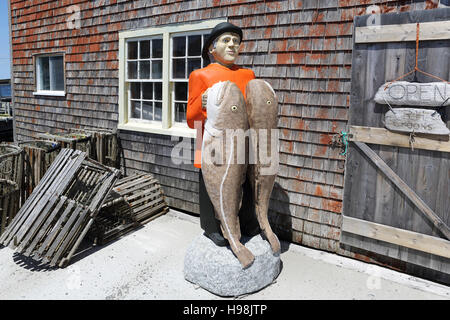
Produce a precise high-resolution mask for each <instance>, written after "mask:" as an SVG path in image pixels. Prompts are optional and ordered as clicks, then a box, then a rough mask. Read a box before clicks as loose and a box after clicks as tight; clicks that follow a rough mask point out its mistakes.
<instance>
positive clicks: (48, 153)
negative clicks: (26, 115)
mask: <svg viewBox="0 0 450 320" xmlns="http://www.w3.org/2000/svg"><path fill="white" fill-rule="evenodd" d="M19 146H20V147H21V148H22V149H23V150H24V165H25V170H24V177H23V188H22V191H21V193H22V197H21V199H22V200H21V201H22V204H23V203H24V202H25V200H26V199H27V198H28V197H29V195H30V194H31V193H32V192H33V190H34V188H35V187H36V186H37V184H38V183H39V181H41V179H42V177H43V176H44V174H45V173H46V172H47V169H48V168H49V167H50V165H51V164H52V162H53V161H54V160H55V158H56V156H57V155H58V153H59V151H60V150H61V145H60V144H59V143H58V142H54V141H46V140H30V141H22V142H19Z"/></svg>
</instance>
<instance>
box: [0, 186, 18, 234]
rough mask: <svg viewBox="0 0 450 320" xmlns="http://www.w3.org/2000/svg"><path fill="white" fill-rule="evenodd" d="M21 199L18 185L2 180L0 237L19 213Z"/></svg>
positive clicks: (0, 189) (0, 192)
mask: <svg viewBox="0 0 450 320" xmlns="http://www.w3.org/2000/svg"><path fill="white" fill-rule="evenodd" d="M19 197H20V193H19V187H18V186H17V183H15V182H14V181H11V180H7V179H0V235H1V234H2V233H3V232H4V231H5V229H6V227H7V226H8V224H9V223H10V222H11V221H12V219H13V218H14V216H15V215H16V213H17V211H19Z"/></svg>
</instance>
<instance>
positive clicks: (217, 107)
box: [206, 81, 248, 130]
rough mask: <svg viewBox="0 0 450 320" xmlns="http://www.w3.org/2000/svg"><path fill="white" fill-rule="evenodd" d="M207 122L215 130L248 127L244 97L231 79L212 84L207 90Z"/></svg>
mask: <svg viewBox="0 0 450 320" xmlns="http://www.w3.org/2000/svg"><path fill="white" fill-rule="evenodd" d="M206 114H207V120H206V122H207V124H208V126H211V127H213V128H215V129H217V130H226V129H245V130H246V129H248V120H247V111H246V108H245V99H244V96H243V95H242V92H241V90H240V89H239V87H238V86H237V85H236V84H235V83H233V82H231V81H223V82H218V83H216V84H214V85H213V86H212V87H210V89H209V91H208V99H207V104H206Z"/></svg>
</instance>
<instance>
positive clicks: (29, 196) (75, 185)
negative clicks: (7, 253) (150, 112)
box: [0, 129, 168, 267]
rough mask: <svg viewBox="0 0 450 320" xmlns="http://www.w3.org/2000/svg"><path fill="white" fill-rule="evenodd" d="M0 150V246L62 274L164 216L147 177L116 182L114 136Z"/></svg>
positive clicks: (52, 139) (88, 134) (60, 137)
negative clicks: (78, 258)
mask: <svg viewBox="0 0 450 320" xmlns="http://www.w3.org/2000/svg"><path fill="white" fill-rule="evenodd" d="M40 138H45V139H47V140H31V141H23V142H20V143H18V145H12V144H10V145H9V144H8V145H6V144H5V145H0V228H1V229H0V244H2V245H5V246H9V247H10V248H12V249H14V250H15V251H17V252H19V253H21V254H22V255H24V256H28V257H31V258H32V259H34V260H36V261H39V262H41V263H42V264H47V265H49V266H59V267H65V266H66V265H67V264H68V263H69V262H70V260H71V259H72V257H73V256H74V255H77V254H78V253H80V249H81V248H82V247H83V246H80V244H81V243H82V242H83V240H86V241H84V242H83V243H84V246H86V244H88V245H87V246H88V248H89V247H91V246H93V245H101V244H104V243H107V242H110V241H112V240H115V239H118V238H119V237H121V236H123V235H125V234H126V233H128V232H130V231H132V230H135V229H136V228H137V227H139V226H142V225H143V224H145V223H147V222H149V221H151V220H153V219H155V218H156V217H159V216H161V215H162V214H164V213H166V212H167V211H168V205H167V203H166V201H165V198H164V193H163V190H162V188H161V186H160V184H159V182H158V181H157V179H155V178H154V177H153V176H152V175H151V174H144V173H141V174H134V175H132V176H128V177H122V174H121V172H120V170H119V169H118V168H117V167H119V161H118V160H119V156H118V154H119V152H118V145H119V144H118V141H117V135H116V132H115V131H110V130H99V131H95V130H84V129H83V130H72V131H70V132H69V131H66V132H62V133H58V134H43V135H40Z"/></svg>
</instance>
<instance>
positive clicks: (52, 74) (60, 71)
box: [35, 54, 64, 95]
mask: <svg viewBox="0 0 450 320" xmlns="http://www.w3.org/2000/svg"><path fill="white" fill-rule="evenodd" d="M36 91H37V92H35V94H49V95H53V94H54V95H58V94H64V57H63V55H62V54H61V55H51V56H38V57H36Z"/></svg>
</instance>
